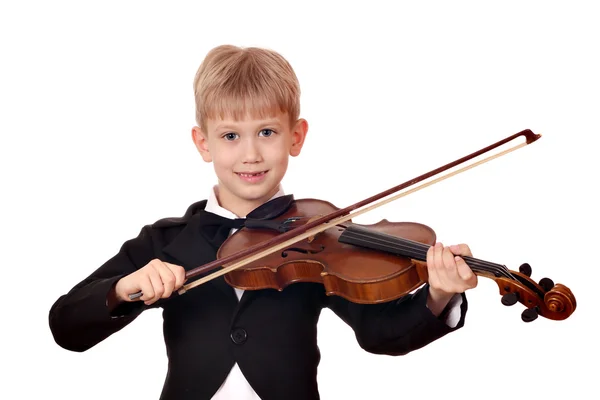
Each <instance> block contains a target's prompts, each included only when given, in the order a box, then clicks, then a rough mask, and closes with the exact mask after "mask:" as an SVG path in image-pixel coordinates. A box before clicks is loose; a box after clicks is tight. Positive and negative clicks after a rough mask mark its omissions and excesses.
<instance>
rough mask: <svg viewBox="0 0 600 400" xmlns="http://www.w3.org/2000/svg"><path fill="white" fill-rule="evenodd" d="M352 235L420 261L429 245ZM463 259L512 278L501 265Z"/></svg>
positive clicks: (475, 267) (474, 266)
mask: <svg viewBox="0 0 600 400" xmlns="http://www.w3.org/2000/svg"><path fill="white" fill-rule="evenodd" d="M347 236H348V237H350V236H349V235H347ZM352 237H354V238H355V239H357V240H358V241H360V242H361V243H362V244H365V245H366V244H372V245H376V246H377V247H378V248H382V247H383V248H385V249H387V250H389V251H391V252H392V253H393V252H401V253H402V254H406V255H407V256H410V257H412V258H415V259H418V260H421V261H425V260H426V254H427V250H428V249H429V247H430V246H427V245H423V244H419V245H415V244H410V243H402V242H396V241H391V240H386V239H381V238H373V237H372V236H370V235H365V234H358V235H357V236H354V233H353V234H352ZM373 239H376V240H373ZM463 259H464V260H465V262H466V263H467V265H468V266H469V267H470V268H471V269H472V270H473V271H475V272H490V273H492V274H493V275H494V276H504V277H506V278H510V279H513V278H512V277H511V276H510V274H509V273H507V271H505V267H503V266H500V265H495V264H492V263H488V262H486V261H483V260H478V259H475V258H471V257H467V256H463Z"/></svg>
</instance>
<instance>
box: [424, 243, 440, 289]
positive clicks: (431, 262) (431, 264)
mask: <svg viewBox="0 0 600 400" xmlns="http://www.w3.org/2000/svg"><path fill="white" fill-rule="evenodd" d="M427 274H428V275H429V278H428V281H429V285H430V286H431V287H435V288H437V287H438V286H439V284H440V282H439V278H438V275H437V271H436V270H435V246H430V247H429V249H428V250H427Z"/></svg>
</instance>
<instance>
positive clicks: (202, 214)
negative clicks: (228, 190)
mask: <svg viewBox="0 0 600 400" xmlns="http://www.w3.org/2000/svg"><path fill="white" fill-rule="evenodd" d="M293 201H294V196H293V195H286V196H281V197H277V198H275V199H273V200H270V201H268V202H266V203H265V204H263V205H261V206H259V207H257V208H256V209H254V210H252V212H250V213H249V214H248V215H247V216H246V218H233V219H232V218H226V217H222V216H220V215H217V214H215V213H212V212H210V211H206V210H200V211H199V212H198V213H197V214H196V215H195V216H194V217H195V218H198V226H199V229H200V231H201V233H202V234H203V235H204V236H205V237H206V239H207V240H208V241H209V242H210V243H211V244H212V245H213V246H214V247H215V248H219V247H220V246H221V245H222V244H223V242H224V241H225V240H226V239H227V238H228V237H229V233H230V232H231V229H240V228H242V227H244V226H245V225H246V223H247V222H252V224H253V225H254V226H256V222H257V221H268V220H270V219H272V218H276V217H277V216H279V215H281V214H283V213H284V212H285V211H286V210H287V209H288V208H289V207H290V205H291V204H292V202H293Z"/></svg>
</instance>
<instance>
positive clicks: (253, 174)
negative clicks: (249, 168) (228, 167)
mask: <svg viewBox="0 0 600 400" xmlns="http://www.w3.org/2000/svg"><path fill="white" fill-rule="evenodd" d="M267 172H268V171H261V172H236V174H238V175H239V176H241V177H242V178H253V177H257V176H262V175H264V174H266V173H267Z"/></svg>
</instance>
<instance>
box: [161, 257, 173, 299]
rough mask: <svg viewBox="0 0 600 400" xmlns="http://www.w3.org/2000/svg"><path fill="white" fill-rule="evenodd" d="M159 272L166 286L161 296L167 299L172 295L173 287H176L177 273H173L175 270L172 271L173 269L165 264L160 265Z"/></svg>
mask: <svg viewBox="0 0 600 400" xmlns="http://www.w3.org/2000/svg"><path fill="white" fill-rule="evenodd" d="M158 272H159V274H160V279H161V281H162V284H163V288H164V291H163V294H162V296H161V297H162V298H163V299H165V298H168V297H170V296H171V293H173V289H174V287H175V275H174V274H173V271H171V269H170V268H169V267H167V266H166V265H164V264H162V265H160V267H158Z"/></svg>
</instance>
